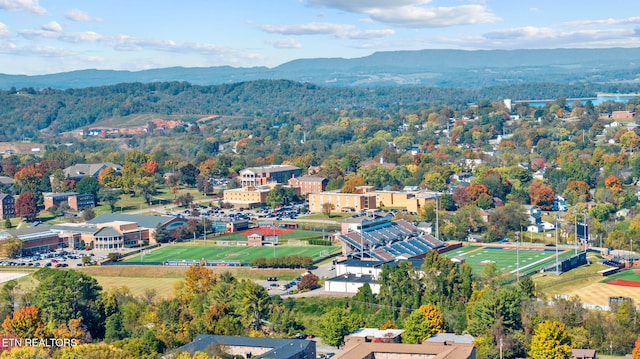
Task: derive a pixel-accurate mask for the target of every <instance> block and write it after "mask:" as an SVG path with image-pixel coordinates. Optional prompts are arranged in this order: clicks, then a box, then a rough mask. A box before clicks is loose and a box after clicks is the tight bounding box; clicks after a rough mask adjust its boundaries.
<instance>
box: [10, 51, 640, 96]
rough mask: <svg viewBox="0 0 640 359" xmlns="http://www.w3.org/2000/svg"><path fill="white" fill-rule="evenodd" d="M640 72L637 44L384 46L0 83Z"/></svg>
mask: <svg viewBox="0 0 640 359" xmlns="http://www.w3.org/2000/svg"><path fill="white" fill-rule="evenodd" d="M638 72H640V48H621V47H617V48H598V49H595V48H584V49H568V48H559V49H521V50H447V49H439V50H403V51H381V52H374V53H372V54H370V55H367V56H364V57H357V58H339V57H336V58H309V59H295V60H291V61H288V62H285V63H283V64H281V65H278V66H275V67H265V66H256V67H232V66H228V65H223V66H212V67H182V66H173V67H167V68H158V69H148V70H139V71H130V70H98V69H83V70H75V71H69V72H61V73H53V74H46V75H9V74H0V89H9V88H12V87H14V88H18V89H19V88H36V89H43V88H55V89H67V88H83V87H95V86H105V85H114V84H118V83H130V82H142V83H149V82H172V81H186V82H189V83H191V84H194V85H217V84H225V83H234V82H244V81H253V80H260V79H272V80H273V79H286V80H292V81H298V82H310V83H314V84H317V85H325V86H345V87H388V86H436V87H473V88H480V87H486V86H492V85H502V84H518V83H527V82H559V83H575V82H619V81H636V80H637V77H638V76H637V74H638ZM497 75H499V76H497Z"/></svg>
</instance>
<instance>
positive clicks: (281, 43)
mask: <svg viewBox="0 0 640 359" xmlns="http://www.w3.org/2000/svg"><path fill="white" fill-rule="evenodd" d="M267 44H269V45H271V46H273V47H275V48H277V49H299V48H301V47H302V44H300V43H299V42H298V41H296V40H295V39H293V38H287V39H278V40H267Z"/></svg>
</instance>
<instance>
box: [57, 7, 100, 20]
mask: <svg viewBox="0 0 640 359" xmlns="http://www.w3.org/2000/svg"><path fill="white" fill-rule="evenodd" d="M64 17H66V18H67V19H69V20H71V21H76V22H87V21H94V20H98V19H94V18H93V16H91V15H89V13H88V12H86V11H82V10H78V9H70V10H69V11H67V13H66V14H64Z"/></svg>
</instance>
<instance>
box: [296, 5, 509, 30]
mask: <svg viewBox="0 0 640 359" xmlns="http://www.w3.org/2000/svg"><path fill="white" fill-rule="evenodd" d="M307 3H308V4H309V5H312V6H323V7H330V8H336V9H340V10H344V11H348V12H353V13H359V14H365V15H368V16H369V17H370V18H371V19H373V20H375V21H378V22H382V23H386V24H392V25H395V26H399V27H410V28H434V27H448V26H458V25H471V24H479V23H490V22H496V21H498V20H500V18H499V17H498V16H496V15H495V14H493V13H492V12H491V11H490V10H489V9H488V8H487V7H486V6H485V5H479V4H469V5H460V6H451V7H444V6H429V3H431V0H397V1H388V0H355V1H344V0H307Z"/></svg>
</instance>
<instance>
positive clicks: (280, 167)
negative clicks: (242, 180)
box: [240, 165, 301, 173]
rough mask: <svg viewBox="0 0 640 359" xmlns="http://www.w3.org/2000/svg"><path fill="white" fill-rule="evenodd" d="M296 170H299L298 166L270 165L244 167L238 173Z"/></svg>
mask: <svg viewBox="0 0 640 359" xmlns="http://www.w3.org/2000/svg"><path fill="white" fill-rule="evenodd" d="M296 170H301V169H300V167H296V166H291V165H271V166H261V167H249V168H245V169H243V170H242V171H240V173H244V172H252V173H274V172H282V171H296Z"/></svg>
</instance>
